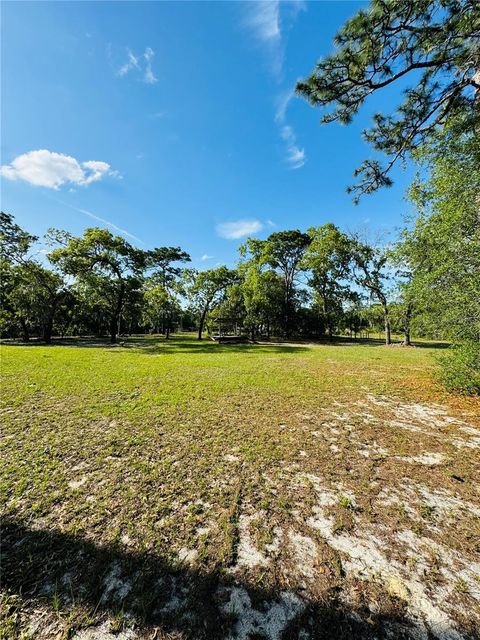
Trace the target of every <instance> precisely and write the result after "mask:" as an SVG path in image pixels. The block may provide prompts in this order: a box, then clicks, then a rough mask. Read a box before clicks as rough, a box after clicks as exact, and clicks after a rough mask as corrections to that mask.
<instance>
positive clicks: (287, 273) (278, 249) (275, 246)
mask: <svg viewBox="0 0 480 640" xmlns="http://www.w3.org/2000/svg"><path fill="white" fill-rule="evenodd" d="M310 242H311V238H310V236H309V235H308V234H307V233H302V232H301V231H298V229H295V230H291V231H277V232H275V233H272V234H270V235H269V236H268V238H267V239H266V240H257V239H255V238H249V239H248V240H247V242H246V243H245V244H244V245H243V248H242V249H241V251H242V253H243V255H244V256H247V255H248V254H250V256H251V259H253V260H256V261H257V262H258V263H259V264H260V265H262V264H263V265H268V266H270V267H271V268H272V269H274V270H275V271H276V272H277V273H279V274H280V276H281V278H282V280H283V292H284V296H283V316H284V320H283V328H284V332H285V335H286V336H290V335H291V333H292V330H293V316H294V310H295V309H294V301H295V283H296V277H297V275H298V273H299V271H302V269H303V267H302V260H303V258H304V256H305V252H306V250H307V248H308V246H309V245H310Z"/></svg>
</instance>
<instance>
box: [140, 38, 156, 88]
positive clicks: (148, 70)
mask: <svg viewBox="0 0 480 640" xmlns="http://www.w3.org/2000/svg"><path fill="white" fill-rule="evenodd" d="M154 55H155V51H154V50H153V49H152V48H150V47H147V48H146V49H145V53H144V54H143V57H144V59H145V73H144V75H143V79H144V80H145V82H146V83H147V84H155V83H156V82H158V79H157V78H156V77H155V75H154V74H153V71H152V60H153V57H154Z"/></svg>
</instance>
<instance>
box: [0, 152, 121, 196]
mask: <svg viewBox="0 0 480 640" xmlns="http://www.w3.org/2000/svg"><path fill="white" fill-rule="evenodd" d="M0 173H1V175H2V176H4V177H5V178H7V179H8V180H24V181H25V182H28V183H30V184H33V185H35V186H39V187H49V188H50V189H58V188H59V187H61V186H62V185H63V184H69V183H70V184H76V185H82V186H86V185H88V184H91V183H92V182H97V181H98V180H101V179H102V178H103V177H104V176H106V175H110V176H115V177H121V176H120V174H119V173H118V171H112V170H111V169H110V165H109V164H108V162H102V161H100V160H87V161H86V162H79V161H78V160H76V159H75V158H73V157H72V156H67V155H65V154H63V153H56V152H54V151H48V150H47V149H37V150H36V151H29V152H28V153H23V154H22V155H20V156H17V157H16V158H15V159H14V160H12V162H11V164H7V165H2V167H0Z"/></svg>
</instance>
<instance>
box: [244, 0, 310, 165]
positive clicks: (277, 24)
mask: <svg viewBox="0 0 480 640" xmlns="http://www.w3.org/2000/svg"><path fill="white" fill-rule="evenodd" d="M305 9H306V5H305V3H304V2H303V1H301V0H285V1H284V2H280V1H279V0H258V1H255V2H250V3H248V7H247V20H246V24H247V26H248V27H249V28H250V29H251V30H252V31H253V33H254V35H255V37H256V39H257V40H258V42H260V43H261V45H262V46H263V48H264V49H265V54H266V56H267V58H268V60H269V68H270V72H271V73H272V74H273V76H274V77H275V78H276V79H277V81H280V80H281V78H282V75H283V64H284V58H285V38H284V37H283V36H284V34H285V33H286V32H287V31H288V29H290V28H291V27H292V26H293V24H294V22H295V20H296V18H297V16H298V14H299V13H300V12H301V11H303V10H305ZM293 97H294V96H293V92H292V91H291V90H288V91H286V92H283V93H281V94H279V96H278V98H277V101H276V108H275V115H274V121H275V123H276V124H277V125H278V127H279V133H280V136H281V138H282V139H283V141H284V143H285V161H286V163H287V165H288V166H289V167H290V168H291V169H300V167H303V165H304V164H305V162H306V153H305V150H304V149H301V148H300V147H299V146H298V145H297V138H296V134H295V131H294V129H293V128H292V126H291V125H289V124H288V123H287V109H288V105H289V103H290V101H291V100H292V98H293Z"/></svg>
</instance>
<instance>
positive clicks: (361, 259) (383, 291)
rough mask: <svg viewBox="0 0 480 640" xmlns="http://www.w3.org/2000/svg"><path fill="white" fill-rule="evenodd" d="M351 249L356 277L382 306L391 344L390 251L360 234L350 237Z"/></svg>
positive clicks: (387, 337) (386, 342) (386, 331)
mask: <svg viewBox="0 0 480 640" xmlns="http://www.w3.org/2000/svg"><path fill="white" fill-rule="evenodd" d="M350 251H351V256H352V260H353V268H354V277H355V280H356V282H357V284H358V285H360V286H361V287H364V288H365V289H367V291H369V292H370V295H371V296H372V297H373V298H376V299H377V300H378V302H379V303H380V304H381V306H382V310H383V320H384V325H385V344H391V342H392V336H391V327H390V316H389V310H388V298H387V285H386V283H387V281H388V279H389V274H388V271H387V268H386V267H387V263H388V258H389V256H388V252H387V251H386V250H385V249H384V248H383V247H376V246H373V245H371V244H369V243H367V242H364V241H362V240H361V239H360V238H359V237H358V236H355V235H354V236H352V237H351V239H350Z"/></svg>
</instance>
